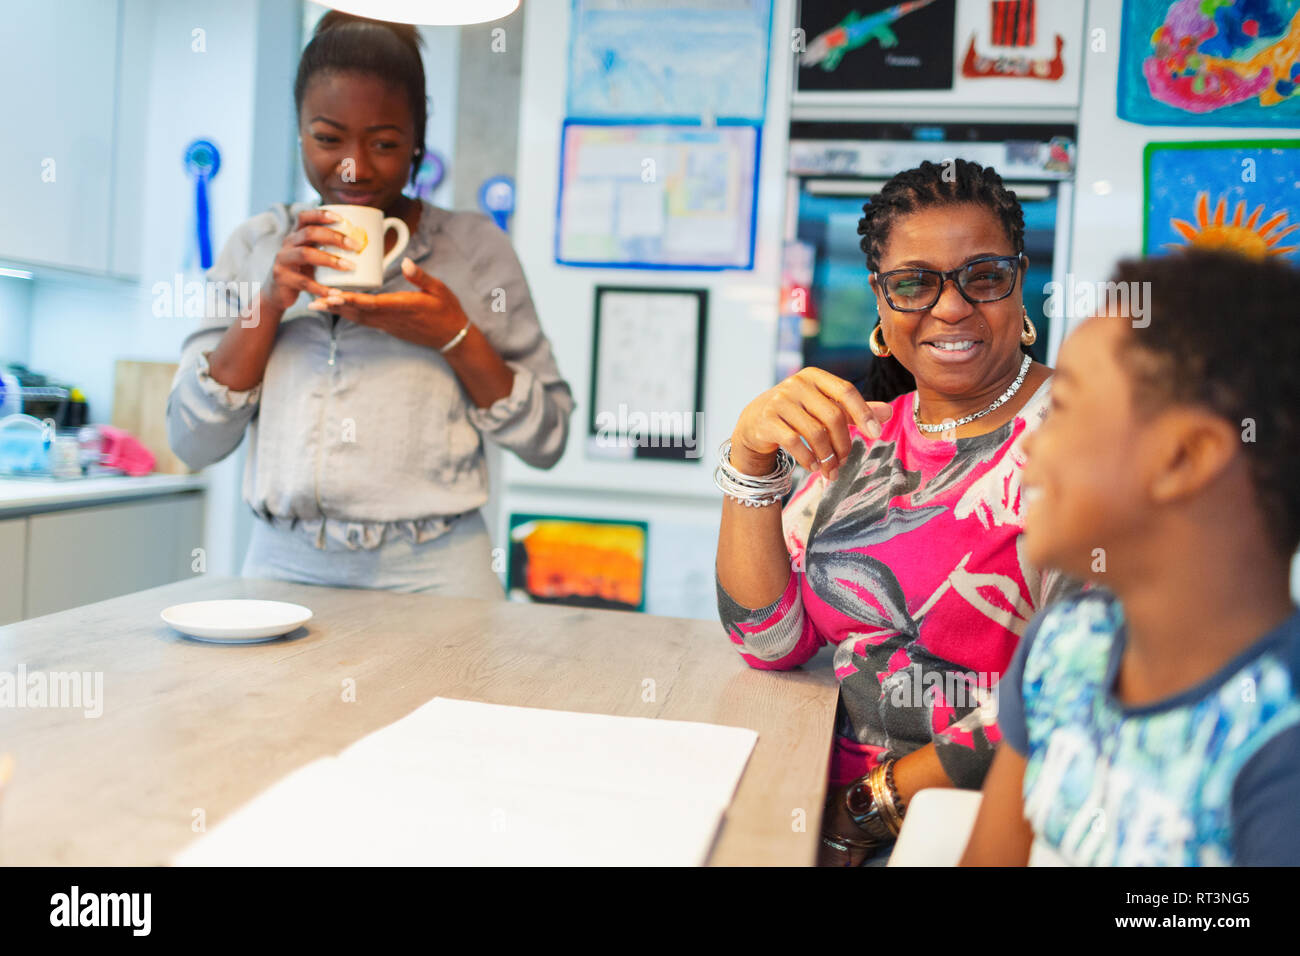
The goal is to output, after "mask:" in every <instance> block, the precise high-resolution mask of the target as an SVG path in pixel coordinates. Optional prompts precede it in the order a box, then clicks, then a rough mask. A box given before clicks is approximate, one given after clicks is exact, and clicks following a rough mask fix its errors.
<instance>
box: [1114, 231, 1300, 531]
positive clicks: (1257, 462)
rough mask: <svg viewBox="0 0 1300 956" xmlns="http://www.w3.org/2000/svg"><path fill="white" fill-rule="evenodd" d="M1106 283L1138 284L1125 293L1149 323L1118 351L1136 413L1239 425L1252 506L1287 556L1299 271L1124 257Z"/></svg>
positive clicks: (1299, 472)
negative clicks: (1169, 410) (1171, 409)
mask: <svg viewBox="0 0 1300 956" xmlns="http://www.w3.org/2000/svg"><path fill="white" fill-rule="evenodd" d="M1114 281H1116V282H1120V283H1126V284H1127V283H1141V284H1142V285H1140V286H1133V285H1130V286H1128V289H1129V290H1130V296H1131V295H1133V294H1138V293H1136V292H1135V291H1134V290H1137V289H1140V290H1141V292H1140V294H1141V295H1142V296H1143V299H1144V301H1146V303H1147V309H1148V312H1147V315H1148V316H1149V324H1147V325H1146V326H1145V327H1138V326H1134V327H1133V328H1132V329H1131V330H1129V332H1128V334H1127V335H1126V336H1125V337H1124V340H1123V341H1124V344H1123V345H1122V346H1121V354H1120V361H1121V362H1122V363H1123V364H1124V365H1125V367H1126V368H1127V369H1128V370H1129V372H1130V374H1131V378H1132V382H1133V386H1134V394H1135V397H1136V400H1137V402H1138V403H1139V405H1140V407H1142V408H1143V409H1157V408H1159V407H1160V406H1162V405H1165V404H1169V403H1171V402H1172V403H1178V404H1189V405H1199V406H1201V407H1206V408H1209V409H1210V410H1211V411H1212V412H1214V413H1215V414H1217V415H1219V416H1221V417H1223V418H1225V419H1227V420H1228V421H1230V422H1231V423H1232V424H1233V425H1234V426H1235V427H1237V428H1240V429H1241V430H1242V435H1243V443H1242V447H1243V448H1244V449H1245V454H1246V458H1247V460H1248V462H1249V465H1250V474H1251V477H1252V479H1253V481H1254V485H1255V491H1256V494H1257V496H1258V507H1259V508H1260V509H1261V511H1262V512H1263V514H1264V515H1266V516H1267V522H1266V523H1267V526H1268V528H1269V530H1270V532H1271V533H1272V535H1273V540H1274V543H1275V544H1276V545H1277V547H1278V548H1279V549H1280V553H1282V554H1284V555H1290V554H1292V553H1294V552H1295V550H1296V548H1297V546H1298V545H1300V493H1298V492H1297V488H1298V487H1300V270H1297V269H1296V268H1295V267H1294V266H1292V265H1291V264H1289V263H1288V262H1286V261H1285V260H1283V259H1280V258H1270V259H1254V258H1247V257H1245V256H1242V255H1239V254H1236V253H1231V252H1223V251H1211V250H1189V251H1187V252H1179V253H1174V254H1172V255H1167V256H1161V257H1158V258H1149V259H1125V260H1123V261H1121V262H1120V263H1119V264H1118V266H1117V267H1116V270H1115V277H1114ZM1252 424H1253V428H1252V427H1251V425H1252ZM1228 504H1229V503H1225V506H1227V505H1228Z"/></svg>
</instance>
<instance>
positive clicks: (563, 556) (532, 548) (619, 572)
mask: <svg viewBox="0 0 1300 956" xmlns="http://www.w3.org/2000/svg"><path fill="white" fill-rule="evenodd" d="M648 537H649V526H648V525H647V524H646V523H645V522H644V521H616V520H610V519H605V518H574V517H563V516H559V515H536V514H512V515H511V516H510V559H509V564H508V566H507V569H506V590H507V592H508V594H509V596H510V599H511V600H514V601H524V602H530V601H535V602H538V603H543V604H571V605H576V606H578V607H592V608H602V609H605V610H619V611H643V610H645V571H646V553H647V540H648Z"/></svg>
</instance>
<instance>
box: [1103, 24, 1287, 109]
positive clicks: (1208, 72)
mask: <svg viewBox="0 0 1300 956" xmlns="http://www.w3.org/2000/svg"><path fill="white" fill-rule="evenodd" d="M1298 50H1300V8H1298V7H1297V4H1296V3H1295V2H1294V0H1224V2H1217V3H1188V2H1185V0H1183V2H1177V3H1174V2H1170V0H1124V12H1123V21H1122V24H1121V29H1120V56H1119V89H1118V113H1119V117H1120V119H1125V120H1128V121H1129V122H1132V123H1144V124H1147V125H1150V126H1253V127H1272V126H1277V127H1294V126H1300V60H1297V58H1296V54H1297V51H1298Z"/></svg>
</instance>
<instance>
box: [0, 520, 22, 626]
mask: <svg viewBox="0 0 1300 956" xmlns="http://www.w3.org/2000/svg"><path fill="white" fill-rule="evenodd" d="M26 554H27V519H26V518H9V519H7V520H4V521H0V627H2V626H4V625H5V624H12V623H13V622H14V621H21V620H22V619H23V580H24V578H25V577H26V571H27V561H26Z"/></svg>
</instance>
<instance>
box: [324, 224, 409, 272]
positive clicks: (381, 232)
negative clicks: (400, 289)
mask: <svg viewBox="0 0 1300 956" xmlns="http://www.w3.org/2000/svg"><path fill="white" fill-rule="evenodd" d="M321 209H327V210H329V211H330V212H332V213H334V215H336V216H338V217H339V221H338V222H332V223H329V224H328V225H327V226H326V228H328V229H335V230H337V231H339V232H341V233H344V234H345V235H349V236H351V237H352V238H353V239H357V240H359V241H362V242H364V243H365V248H363V249H361V250H360V251H359V252H358V251H357V250H355V249H340V248H338V247H337V246H322V247H321V248H323V249H325V250H326V251H327V252H330V253H333V254H334V255H336V256H338V257H340V258H342V259H347V260H348V261H350V262H352V263H354V264H355V265H356V268H355V269H352V270H350V271H349V270H339V269H329V268H326V267H325V266H317V267H316V281H317V282H319V283H320V284H321V285H325V286H331V287H333V288H336V289H378V288H379V287H380V286H381V285H383V284H384V270H386V269H387V268H388V266H389V265H390V264H391V263H392V262H393V261H394V260H396V259H397V257H398V256H400V255H401V254H402V253H403V252H405V251H406V244H407V242H409V241H410V238H411V231H410V230H409V229H407V228H406V223H405V222H403V221H402V220H401V219H398V218H396V217H394V216H389V217H388V218H387V219H385V218H384V211H383V210H382V209H375V208H373V207H371V206H321ZM389 229H395V230H397V241H396V242H395V243H393V248H392V249H391V250H390V251H389V253H388V254H387V255H385V254H384V237H385V236H387V235H388V230H389Z"/></svg>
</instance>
